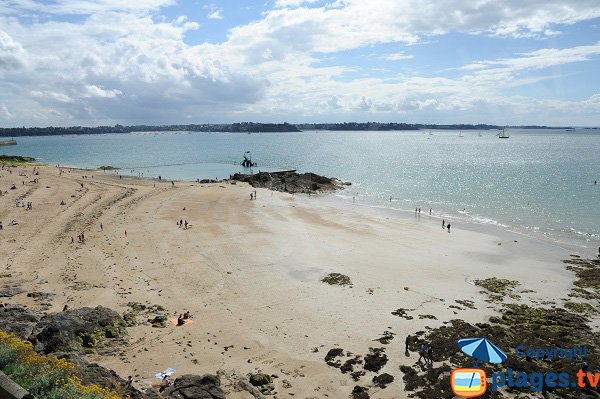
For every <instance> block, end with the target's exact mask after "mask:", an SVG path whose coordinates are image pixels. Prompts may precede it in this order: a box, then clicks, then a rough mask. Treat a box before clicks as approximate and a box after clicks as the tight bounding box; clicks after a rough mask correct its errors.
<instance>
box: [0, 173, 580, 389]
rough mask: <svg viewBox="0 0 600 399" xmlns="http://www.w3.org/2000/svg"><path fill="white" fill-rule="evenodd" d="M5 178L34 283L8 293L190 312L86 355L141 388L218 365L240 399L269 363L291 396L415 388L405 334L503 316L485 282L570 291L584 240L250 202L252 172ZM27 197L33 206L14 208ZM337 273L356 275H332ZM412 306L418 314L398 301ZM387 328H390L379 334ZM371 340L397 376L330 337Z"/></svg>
mask: <svg viewBox="0 0 600 399" xmlns="http://www.w3.org/2000/svg"><path fill="white" fill-rule="evenodd" d="M84 175H85V176H87V178H82V176H84ZM34 178H37V179H39V182H38V183H33V182H32V180H33V179H34ZM12 184H14V185H15V187H16V188H15V189H14V190H11V189H10V186H11V185H12ZM82 184H83V186H82ZM0 189H2V191H5V190H6V191H7V194H4V195H3V196H2V197H0V220H1V221H2V223H3V230H2V231H0V242H1V243H2V244H1V246H0V287H1V286H6V285H11V286H15V285H18V286H19V287H21V288H22V289H23V292H22V293H20V294H17V295H14V296H12V297H7V298H0V300H1V301H2V302H5V303H14V304H25V305H28V306H30V307H32V308H43V309H44V310H48V311H55V312H56V311H60V310H61V309H62V308H63V306H64V305H65V304H68V305H69V306H71V307H74V308H78V307H84V306H90V307H94V306H97V305H103V306H106V307H109V308H111V309H114V310H116V311H118V312H119V313H121V314H123V313H126V312H128V311H129V310H130V308H131V306H128V303H131V302H137V303H141V304H145V305H147V306H150V305H160V306H162V307H164V308H166V309H167V311H168V313H169V315H171V318H176V317H177V316H178V315H179V314H181V313H183V312H184V311H190V312H191V313H192V314H193V316H194V317H193V322H192V323H191V324H187V325H185V326H183V327H176V326H174V325H172V324H171V323H168V325H167V327H166V328H153V327H152V326H150V325H149V323H145V322H144V321H145V318H144V317H141V316H140V317H141V318H140V321H142V322H141V323H140V324H139V325H137V326H135V327H131V328H129V329H128V332H129V336H128V338H127V343H126V344H123V345H122V347H119V348H118V349H117V350H116V351H115V353H114V354H112V355H110V354H103V355H100V354H98V353H96V354H91V355H90V358H91V359H92V360H94V361H97V362H99V363H100V364H103V365H105V366H106V367H109V368H111V369H113V370H115V371H116V372H118V373H119V374H120V375H121V376H125V377H126V376H127V375H134V381H135V386H137V387H139V388H144V387H147V386H150V385H151V384H153V383H155V382H156V380H155V379H154V374H155V373H157V372H160V371H161V370H164V369H165V368H167V367H172V368H174V369H175V370H177V374H178V375H179V374H188V373H192V374H202V373H216V372H217V371H219V370H220V371H221V373H220V374H221V375H222V379H223V384H224V389H225V390H226V391H227V392H228V395H227V397H228V398H252V395H251V394H250V393H248V392H246V391H238V390H236V388H235V381H236V378H239V377H245V376H246V375H247V374H248V373H250V372H256V371H258V370H260V371H262V372H264V373H267V374H275V375H277V377H278V378H275V379H274V385H275V388H276V391H277V397H279V398H284V397H296V398H323V397H329V398H347V397H348V396H349V394H350V392H351V391H352V389H353V387H354V386H355V385H363V386H369V387H371V389H370V390H369V393H370V395H371V397H372V398H406V397H407V395H408V393H407V392H406V391H405V390H404V383H403V381H402V372H401V371H400V370H399V367H400V366H401V365H414V364H415V362H416V361H417V358H418V353H414V352H411V353H410V355H409V356H406V355H405V353H404V343H405V337H406V336H407V334H414V333H415V332H416V331H419V330H424V329H425V328H426V327H439V326H441V325H442V324H443V323H444V322H445V321H448V320H450V319H453V318H460V319H463V320H465V321H468V322H483V321H485V320H487V319H488V318H489V317H490V316H491V315H494V314H495V312H496V311H495V310H494V308H493V306H491V305H490V303H489V302H488V301H487V299H488V297H487V296H486V295H485V294H483V293H481V291H482V288H481V287H479V286H476V285H475V284H474V280H476V279H485V278H489V277H498V278H505V279H516V280H518V281H519V282H520V283H521V285H520V286H519V287H518V289H517V291H518V293H519V294H521V295H520V299H519V301H520V302H522V303H529V304H539V303H542V302H545V301H558V300H559V299H561V298H563V297H564V296H565V295H564V293H566V292H568V291H569V289H570V288H571V287H572V283H573V273H571V272H570V271H568V270H566V269H565V267H564V265H563V264H562V263H561V262H560V261H561V259H565V258H567V257H568V256H569V254H570V253H572V252H569V251H567V250H564V249H561V248H559V247H556V246H552V245H550V244H548V243H543V242H539V241H533V240H530V239H528V238H526V237H523V236H520V235H517V234H512V233H509V232H500V231H496V230H494V229H493V228H489V229H485V228H477V229H473V228H470V227H469V228H467V227H465V226H460V225H459V224H455V223H453V224H452V230H451V233H448V232H447V231H446V230H442V228H441V223H440V221H439V220H438V219H436V218H432V217H429V216H428V215H426V214H425V213H423V214H421V216H414V217H413V215H408V216H407V215H405V214H403V213H400V212H390V211H377V210H372V209H365V207H361V206H359V205H353V204H348V203H346V204H341V203H340V204H336V203H335V202H333V201H325V200H322V199H321V198H319V196H315V195H313V196H311V197H310V198H309V197H308V196H305V195H290V194H285V193H279V192H273V191H268V190H264V189H258V190H257V199H256V200H252V201H251V200H249V198H250V193H251V192H253V191H254V189H253V188H252V187H250V186H248V185H247V184H245V183H237V184H232V183H230V182H222V183H211V184H200V183H195V182H175V184H174V185H172V184H171V182H170V181H168V182H167V181H156V180H144V179H138V178H132V177H123V178H121V179H120V178H119V177H118V176H116V175H114V174H111V173H102V172H95V171H94V172H90V171H79V170H69V171H68V172H63V173H62V175H59V169H58V168H56V167H49V166H47V167H41V168H40V173H39V175H35V176H34V175H32V167H25V168H21V167H20V168H13V169H12V173H10V174H9V173H8V171H7V170H6V169H5V170H0ZM17 199H21V200H22V201H24V202H32V209H31V210H26V208H17V207H15V201H16V200H17ZM61 201H64V203H65V205H60V204H61ZM13 219H14V220H16V221H17V222H18V224H17V225H15V226H11V225H9V222H10V221H11V220H13ZM179 220H187V221H188V222H189V223H190V226H189V227H188V228H187V229H184V228H181V227H178V225H177V221H179ZM450 222H452V221H450ZM101 224H102V229H101V228H100V225H101ZM81 232H84V234H85V242H84V243H80V242H78V240H77V236H78V235H79V234H80V233H81ZM71 237H74V241H75V243H71ZM581 255H582V256H588V257H589V256H591V254H588V253H586V254H581ZM328 273H341V274H344V275H346V276H348V277H349V278H350V279H351V282H352V284H351V285H349V286H348V285H347V286H336V285H328V284H325V283H323V282H322V281H321V279H322V278H323V277H325V276H326V275H327V274H328ZM34 291H38V292H45V293H51V294H54V297H53V299H52V300H51V301H50V302H49V305H48V306H46V307H43V306H42V304H41V303H40V301H35V300H34V298H30V297H27V296H26V294H27V293H28V292H34ZM457 300H458V301H465V300H466V301H472V308H469V307H465V306H461V305H458V303H457V302H455V301H457ZM400 308H403V309H408V312H407V313H408V315H410V316H412V319H410V320H407V319H406V318H402V317H398V316H396V315H393V314H392V312H394V311H395V310H397V309H400ZM146 318H147V317H146ZM386 331H389V332H391V333H393V334H394V338H393V339H392V340H391V341H390V342H389V343H388V344H382V343H380V342H378V341H376V339H378V338H380V337H382V335H383V334H384V333H385V332H386ZM375 347H384V348H385V353H386V354H387V356H388V358H389V361H388V362H387V364H386V365H385V366H384V367H383V368H382V370H381V371H380V372H386V373H389V374H391V375H393V376H394V377H395V381H394V382H393V383H392V384H390V385H388V386H387V387H386V388H385V389H380V388H378V387H373V384H372V382H371V380H372V378H373V377H374V376H375V375H377V374H378V373H373V372H370V371H367V372H366V374H365V375H364V376H362V377H361V379H360V381H359V382H357V381H354V380H353V379H352V378H351V377H350V375H349V374H343V373H341V372H340V370H339V369H338V368H335V367H330V366H328V365H327V364H326V363H325V361H324V357H325V355H326V354H327V352H328V351H329V350H330V349H332V348H343V349H344V350H345V351H349V352H352V353H353V354H356V355H363V356H364V355H366V354H368V353H369V348H375Z"/></svg>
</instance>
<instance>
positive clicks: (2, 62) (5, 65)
mask: <svg viewBox="0 0 600 399" xmlns="http://www.w3.org/2000/svg"><path fill="white" fill-rule="evenodd" d="M26 59H27V53H26V51H25V50H24V49H23V47H22V46H21V44H19V43H17V42H15V40H14V39H13V38H12V37H11V36H9V35H8V33H6V32H4V31H2V30H0V72H2V71H3V70H4V71H9V70H15V69H21V68H23V67H25V65H26V63H27V60H26ZM0 76H1V75H0Z"/></svg>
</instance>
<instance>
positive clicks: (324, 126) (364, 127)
mask: <svg viewBox="0 0 600 399" xmlns="http://www.w3.org/2000/svg"><path fill="white" fill-rule="evenodd" d="M503 127H505V126H498V125H487V124H477V125H469V124H458V125H432V124H412V123H395V122H392V123H379V122H344V123H302V124H296V125H293V124H290V123H254V122H242V123H231V124H189V125H158V126H156V125H132V126H123V125H114V126H96V127H87V126H70V127H58V126H49V127H13V128H0V137H21V136H54V135H63V134H105V133H132V132H171V131H177V132H181V131H183V132H231V133H259V132H267V133H270V132H299V131H302V130H339V131H357V130H358V131H390V130H421V129H451V130H488V129H502V128H503ZM508 127H511V128H520V129H565V127H563V128H554V127H549V126H508ZM566 128H567V129H568V127H566Z"/></svg>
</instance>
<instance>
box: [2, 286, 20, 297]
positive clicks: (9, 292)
mask: <svg viewBox="0 0 600 399" xmlns="http://www.w3.org/2000/svg"><path fill="white" fill-rule="evenodd" d="M22 292H23V290H22V289H21V288H19V287H11V286H9V285H5V286H4V287H3V288H2V289H0V298H10V297H13V296H15V295H19V294H20V293H22Z"/></svg>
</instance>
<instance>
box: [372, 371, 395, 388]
mask: <svg viewBox="0 0 600 399" xmlns="http://www.w3.org/2000/svg"><path fill="white" fill-rule="evenodd" d="M392 382H394V376H393V375H391V374H388V373H383V374H381V375H376V376H375V377H373V383H374V384H375V385H377V386H378V387H379V388H381V389H384V388H385V387H387V386H388V385H389V384H391V383H392Z"/></svg>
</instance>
